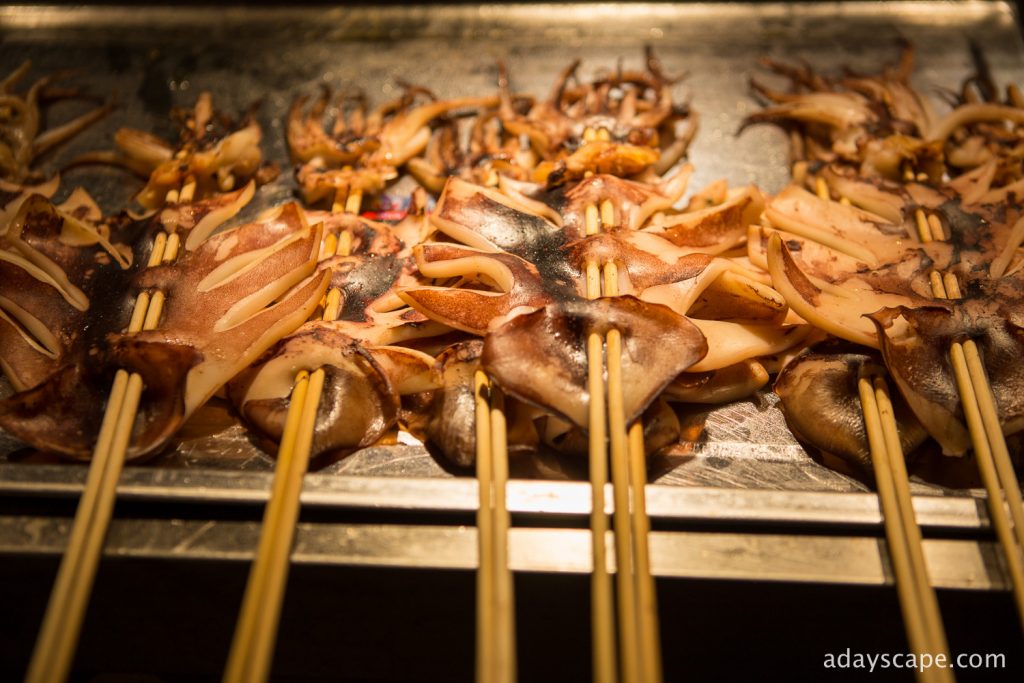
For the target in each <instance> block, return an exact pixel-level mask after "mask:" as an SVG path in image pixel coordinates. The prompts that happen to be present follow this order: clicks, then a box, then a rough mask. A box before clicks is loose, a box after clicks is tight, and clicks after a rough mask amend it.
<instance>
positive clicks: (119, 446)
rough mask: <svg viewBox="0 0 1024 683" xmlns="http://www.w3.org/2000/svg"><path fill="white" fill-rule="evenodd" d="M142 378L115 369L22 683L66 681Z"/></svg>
mask: <svg viewBox="0 0 1024 683" xmlns="http://www.w3.org/2000/svg"><path fill="white" fill-rule="evenodd" d="M194 190H195V184H194V183H192V182H190V183H188V184H187V185H186V187H185V188H183V189H182V192H181V193H180V194H179V193H178V192H176V191H174V190H172V191H171V192H169V193H168V199H167V201H168V202H172V201H178V199H179V198H180V196H181V194H184V195H186V198H187V200H191V196H192V193H193V192H194ZM178 245H179V241H178V236H177V234H175V233H171V235H170V236H168V235H167V234H166V233H165V232H160V233H157V236H156V237H155V238H154V240H153V250H152V251H151V252H150V257H149V261H148V262H147V266H148V267H154V266H157V265H160V264H161V263H169V262H171V261H173V260H174V259H175V258H177V255H178ZM163 303H164V295H163V293H162V292H159V291H158V292H154V293H153V294H152V295H151V294H149V293H148V292H141V293H139V295H138V296H137V297H136V299H135V308H134V309H133V310H132V316H131V319H130V320H129V323H128V330H127V331H128V333H129V334H133V333H136V332H140V331H142V330H151V329H154V328H155V327H156V325H157V322H158V321H159V319H160V314H161V312H162V311H163ZM142 389H143V384H142V377H141V376H140V375H139V374H138V373H134V372H133V373H129V372H127V371H126V370H118V371H117V373H115V375H114V381H113V383H112V384H111V388H110V394H109V398H108V399H107V407H106V409H105V411H104V414H103V421H102V423H101V424H100V432H99V435H98V437H97V439H96V446H95V448H94V449H93V457H92V460H91V462H90V464H89V473H88V475H87V476H86V481H85V489H84V490H83V492H82V498H81V500H80V501H79V503H78V509H77V510H76V511H75V518H74V521H73V522H72V527H71V534H70V536H69V538H68V546H67V549H66V550H65V551H64V556H63V558H62V559H61V563H60V567H59V568H58V570H57V578H56V581H55V582H54V587H53V591H52V593H51V594H50V601H49V602H48V603H47V606H46V613H45V614H44V616H43V623H42V626H41V627H40V629H39V636H38V638H37V640H36V645H35V649H34V650H33V651H32V659H31V661H30V662H29V667H28V672H27V673H26V676H25V681H26V683H59V682H60V681H64V680H66V679H67V676H68V672H69V671H70V669H71V663H72V660H73V658H74V654H75V646H76V645H77V643H78V636H79V634H80V633H81V630H82V622H83V620H84V619H85V611H86V608H87V607H88V603H89V593H90V592H91V591H92V585H93V582H94V580H95V578H96V571H97V569H98V568H99V560H100V554H101V553H102V550H103V540H104V539H105V538H106V535H107V529H108V528H109V527H110V519H111V517H112V516H113V512H114V501H115V499H116V494H117V481H118V479H120V477H121V470H122V469H123V467H124V460H125V455H126V454H127V452H128V444H129V441H130V439H131V431H132V427H133V426H134V424H135V415H136V413H137V411H138V406H139V400H140V398H141V397H142Z"/></svg>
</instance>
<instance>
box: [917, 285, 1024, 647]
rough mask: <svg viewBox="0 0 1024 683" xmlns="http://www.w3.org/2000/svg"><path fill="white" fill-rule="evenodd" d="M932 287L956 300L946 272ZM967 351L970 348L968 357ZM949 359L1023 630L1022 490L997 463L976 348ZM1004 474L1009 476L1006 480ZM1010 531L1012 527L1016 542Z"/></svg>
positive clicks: (992, 411)
mask: <svg viewBox="0 0 1024 683" xmlns="http://www.w3.org/2000/svg"><path fill="white" fill-rule="evenodd" d="M931 284H932V291H933V293H934V294H935V297H936V298H938V299H947V298H952V299H956V298H959V297H960V286H959V284H958V283H957V281H956V278H955V276H953V274H952V273H945V274H944V276H943V277H940V276H939V275H938V273H934V272H933V273H932V274H931ZM968 349H970V358H969V357H968ZM949 356H950V362H951V363H952V365H953V374H954V376H955V377H956V383H957V389H958V390H959V392H960V404H961V406H962V407H963V411H964V418H965V419H966V421H967V429H968V431H969V432H970V435H971V444H972V446H973V447H974V456H975V458H976V459H977V461H978V471H979V472H980V474H981V480H982V483H983V484H984V486H985V493H986V495H987V498H988V509H989V515H990V516H991V518H992V526H993V528H994V529H995V532H996V538H998V539H999V544H1000V545H1001V546H1002V547H1003V555H1004V557H1005V559H1006V567H1007V570H1008V572H1009V574H1010V583H1011V585H1012V586H1013V597H1014V602H1015V604H1016V606H1017V613H1018V615H1019V617H1020V619H1021V626H1022V627H1024V558H1022V556H1021V550H1022V548H1024V545H1022V544H1021V541H1020V534H1021V532H1022V529H1024V524H1022V523H1021V522H1020V521H1018V520H1020V519H1021V518H1022V513H1021V511H1020V506H1021V499H1020V488H1019V487H1018V486H1017V482H1016V476H1015V475H1014V474H1013V467H1012V465H1010V462H1009V454H1008V453H1006V455H1005V462H1004V463H1003V465H1002V466H1000V465H998V464H997V462H998V460H999V458H998V456H997V455H996V453H997V452H999V453H1000V455H1002V454H1003V453H1004V452H1005V449H1006V441H1005V438H1004V437H1003V432H1002V428H1001V427H1000V426H999V416H998V413H997V412H996V407H995V400H994V399H993V398H992V389H991V388H990V387H989V384H988V377H987V376H986V375H985V369H984V365H983V364H982V362H981V355H980V353H979V352H978V348H977V345H975V344H974V342H973V341H972V340H967V341H966V342H964V343H960V342H953V343H952V344H951V345H950V351H949ZM972 366H973V368H974V371H973V372H972V369H971V368H972ZM983 405H984V408H983V407H982V406H983ZM986 413H988V417H987V418H986V417H985V414H986ZM990 427H992V429H990ZM1007 470H1009V472H1007ZM1006 474H1008V475H1009V476H1006V477H1004V475H1006ZM1004 493H1005V500H1006V504H1005V505H1004V502H1003V501H1004ZM1007 507H1009V508H1010V511H1011V512H1010V514H1011V515H1012V516H1013V520H1014V522H1013V524H1011V522H1010V517H1009V516H1008V515H1007V510H1006V508H1007ZM1014 527H1016V537H1015V529H1014Z"/></svg>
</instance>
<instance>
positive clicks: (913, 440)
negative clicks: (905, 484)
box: [775, 342, 928, 475]
mask: <svg viewBox="0 0 1024 683" xmlns="http://www.w3.org/2000/svg"><path fill="white" fill-rule="evenodd" d="M883 367H884V366H883V364H882V359H881V358H880V357H879V355H878V353H877V352H874V351H869V350H866V349H864V348H863V347H854V346H852V345H848V344H844V343H835V342H832V343H826V344H821V345H818V346H817V347H814V348H811V349H808V350H806V351H804V352H802V353H801V354H800V355H799V356H797V357H796V358H795V359H794V360H792V361H791V362H790V363H788V364H787V365H786V367H785V368H783V370H782V372H780V373H779V376H778V378H777V379H776V381H775V393H776V394H777V395H778V396H779V399H780V401H781V404H782V410H783V414H784V415H785V417H786V424H787V425H789V428H790V429H791V430H792V432H793V434H794V435H796V437H797V438H798V439H799V440H800V441H801V442H802V443H805V444H809V445H811V446H813V447H814V448H815V449H817V450H818V451H820V452H822V453H824V454H827V455H831V456H835V457H838V458H840V459H841V460H843V461H845V462H846V463H848V464H850V465H852V466H853V467H854V468H855V470H856V471H857V472H858V473H860V474H861V475H870V473H871V471H872V464H871V451H870V447H869V445H868V438H867V432H866V431H865V427H864V413H863V410H862V408H861V404H860V395H859V389H858V380H859V379H860V378H861V377H870V376H871V374H872V373H877V372H878V371H880V370H882V368H883ZM891 398H892V400H893V407H894V410H895V416H896V422H897V425H898V427H899V430H898V431H899V434H900V445H901V447H902V449H903V452H904V453H905V454H907V455H910V454H912V453H913V452H914V450H915V449H916V448H917V447H918V446H920V445H921V444H922V443H924V441H925V440H926V439H927V438H928V432H927V431H925V429H924V427H923V426H922V425H921V423H920V422H919V421H918V420H917V419H916V418H915V417H914V414H913V412H911V411H910V409H909V408H908V406H907V404H906V402H905V401H903V399H902V397H901V396H900V395H899V394H897V393H893V394H892V397H891Z"/></svg>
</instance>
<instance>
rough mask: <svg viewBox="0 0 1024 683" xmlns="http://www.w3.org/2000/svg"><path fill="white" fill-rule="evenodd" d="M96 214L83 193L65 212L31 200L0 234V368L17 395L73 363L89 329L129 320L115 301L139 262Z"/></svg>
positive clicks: (64, 207) (75, 195)
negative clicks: (111, 236) (132, 264)
mask: <svg viewBox="0 0 1024 683" xmlns="http://www.w3.org/2000/svg"><path fill="white" fill-rule="evenodd" d="M93 209H95V212H96V213H97V214H98V212H99V209H98V208H96V207H95V204H93V203H92V201H91V199H88V198H87V196H86V195H84V193H83V192H82V191H80V190H78V191H76V192H75V193H73V195H72V200H69V202H66V203H65V204H63V205H61V207H55V206H54V205H53V204H51V203H50V202H49V201H48V200H47V199H45V198H44V197H43V196H42V195H37V194H31V195H29V196H28V197H26V198H24V200H22V201H20V202H19V208H18V212H17V214H16V215H15V216H14V217H13V219H12V220H11V221H10V222H9V223H8V224H6V225H4V226H2V230H0V250H2V251H0V368H2V370H3V373H4V374H5V375H6V376H7V378H8V379H9V381H10V382H11V384H12V386H13V387H14V389H15V390H16V391H21V390H25V389H28V388H30V387H34V386H36V385H38V384H39V383H41V382H43V381H44V380H46V378H47V377H48V376H49V375H50V374H52V373H53V372H55V371H56V370H57V369H59V368H60V367H61V366H63V365H64V364H66V363H68V362H69V361H70V359H71V358H72V357H73V356H75V354H76V353H78V351H76V349H78V347H79V346H80V341H81V339H82V337H83V336H88V335H87V334H86V333H87V331H88V330H89V328H90V327H92V326H95V325H104V324H117V323H118V321H119V320H121V319H122V318H124V315H125V313H126V311H124V310H123V307H118V306H116V305H113V301H115V300H117V299H118V297H117V296H116V295H115V296H114V297H110V296H109V294H110V293H111V289H110V288H111V287H114V288H115V289H114V290H113V291H116V288H117V287H118V285H119V284H121V285H123V283H124V276H125V274H126V273H127V270H128V269H129V268H130V267H131V263H132V259H131V256H132V254H131V252H130V251H129V250H128V249H127V247H126V246H125V245H123V244H119V243H114V242H111V241H110V239H109V232H108V231H107V230H106V229H105V228H104V227H102V226H99V225H97V224H96V223H94V222H93V219H95V218H98V216H94V215H93V212H92V210H93ZM97 304H98V305H97Z"/></svg>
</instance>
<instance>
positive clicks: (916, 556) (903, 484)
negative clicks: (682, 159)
mask: <svg viewBox="0 0 1024 683" xmlns="http://www.w3.org/2000/svg"><path fill="white" fill-rule="evenodd" d="M815 180H816V182H815V190H816V192H817V194H818V196H819V197H820V198H821V199H825V200H828V199H830V194H829V188H828V185H827V184H826V183H825V181H824V179H823V178H820V177H818V178H816V179H815ZM917 227H918V230H919V231H922V234H925V233H927V234H930V232H929V230H930V228H929V224H928V221H927V220H925V219H924V217H923V215H922V216H917ZM858 391H859V394H860V399H861V410H862V412H863V416H864V425H865V428H866V430H867V434H868V444H869V448H870V453H871V463H872V467H873V469H874V473H875V481H876V485H877V489H878V499H879V504H880V505H881V508H882V521H883V524H884V526H885V532H886V540H887V542H888V547H889V550H890V553H891V555H892V564H893V574H894V577H895V580H896V592H897V596H898V598H899V601H900V611H901V613H902V615H903V621H904V625H905V628H906V631H907V640H908V642H909V643H910V646H911V649H912V650H913V651H914V652H915V653H916V654H919V655H920V654H924V653H928V654H931V655H933V656H934V655H937V654H939V653H945V654H946V655H947V657H948V650H949V646H948V645H947V643H946V634H945V629H944V627H943V624H942V614H941V612H940V611H939V605H938V599H937V598H936V596H935V589H934V588H933V587H932V584H931V581H930V579H929V577H928V569H927V565H926V563H925V558H924V549H923V545H922V543H923V542H922V537H921V529H920V527H919V526H918V525H917V521H916V518H915V516H914V504H913V497H912V495H911V492H910V479H909V476H908V474H907V470H906V463H905V462H904V456H903V449H902V447H901V446H900V439H899V433H898V430H897V426H896V418H895V414H894V411H893V409H892V403H891V401H890V399H889V391H888V387H887V386H886V383H885V380H884V379H882V377H880V376H876V377H874V378H872V377H869V376H864V377H861V378H860V379H859V381H858ZM919 675H920V677H921V679H922V680H925V681H949V680H952V676H951V674H950V673H949V671H948V670H945V669H938V668H936V667H932V668H930V669H928V670H927V671H925V672H923V673H920V674H919Z"/></svg>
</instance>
